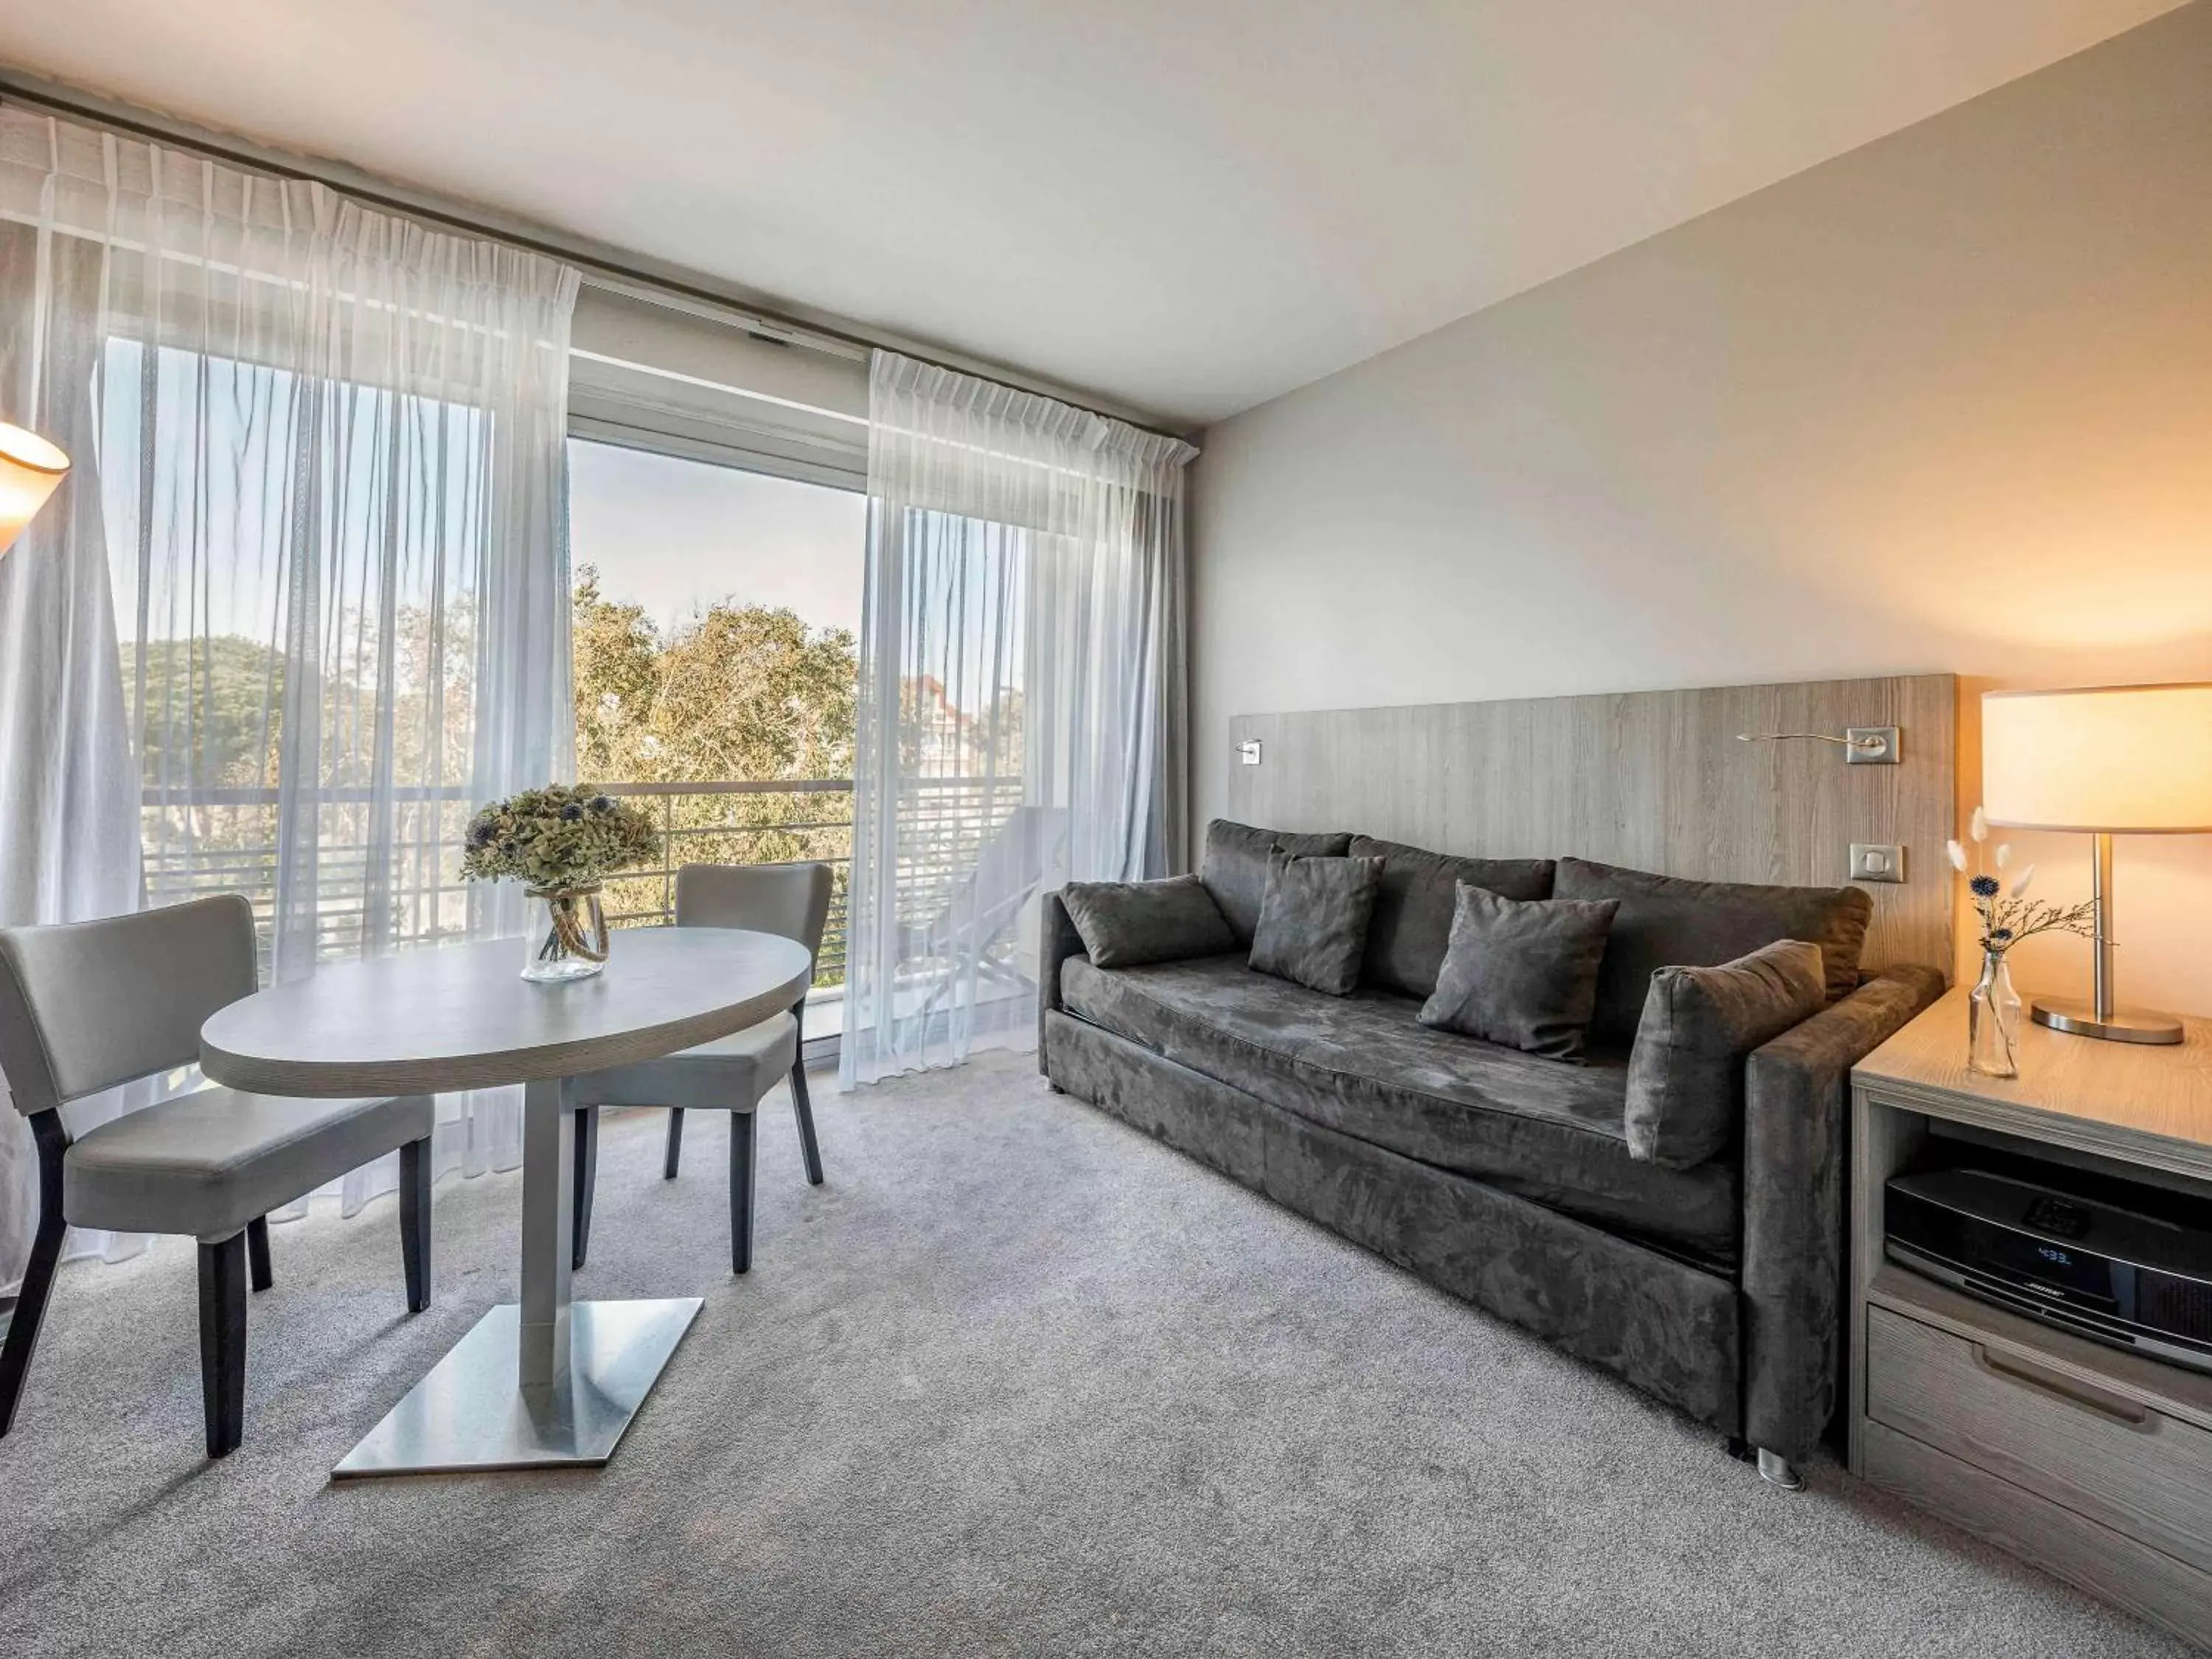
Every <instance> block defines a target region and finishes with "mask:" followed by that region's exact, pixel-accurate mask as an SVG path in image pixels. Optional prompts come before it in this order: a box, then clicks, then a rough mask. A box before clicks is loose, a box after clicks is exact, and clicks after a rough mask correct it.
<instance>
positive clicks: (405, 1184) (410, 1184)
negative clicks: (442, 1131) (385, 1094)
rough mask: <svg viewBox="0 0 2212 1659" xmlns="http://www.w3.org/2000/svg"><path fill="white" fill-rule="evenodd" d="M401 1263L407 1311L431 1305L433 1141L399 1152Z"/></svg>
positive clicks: (411, 1143)
mask: <svg viewBox="0 0 2212 1659" xmlns="http://www.w3.org/2000/svg"><path fill="white" fill-rule="evenodd" d="M399 1261H400V1265H401V1267H404V1269H405V1270H406V1273H407V1311H408V1312H409V1313H421V1312H422V1310H424V1309H425V1308H428V1306H429V1305H430V1137H429V1136H428V1135H425V1136H423V1137H422V1139H420V1140H410V1141H409V1142H408V1143H407V1144H406V1145H405V1146H402V1147H401V1148H400V1149H399Z"/></svg>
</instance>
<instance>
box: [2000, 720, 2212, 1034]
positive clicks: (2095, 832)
mask: <svg viewBox="0 0 2212 1659" xmlns="http://www.w3.org/2000/svg"><path fill="white" fill-rule="evenodd" d="M1982 805H1983V810H1984V811H1985V812H1987V813H1988V815H1989V820H1990V823H2001V824H2006V825H2008V826H2010V827H2012V828H2014V829H2065V830H2071V831H2075V832H2077V833H2080V834H2083V835H2090V836H2095V837H2096V838H2097V840H2096V863H2095V866H2094V872H2095V874H2094V886H2093V888H2092V890H2091V892H2092V897H2093V902H2094V903H2095V906H2096V927H2095V932H2094V933H2093V935H2092V939H2093V945H2094V947H2095V951H2096V955H2095V957H2094V960H2093V964H2092V968H2091V981H2090V983H2091V992H2090V998H2089V1000H2088V1001H2087V1002H2073V1001H2068V1002H2061V1001H2043V1000H2039V1001H2038V1002H2037V1003H2036V1004H2035V1006H2034V1009H2033V1018H2034V1020H2035V1021H2036V1023H2037V1024H2039V1025H2048V1026H2050V1027H2051V1028H2052V1029H2053V1030H2060V1031H2071V1032H2073V1033H2075V1035H2076V1036H2093V1037H2104V1038H2106V1039H2107V1040H2109V1041H2112V1042H2180V1041H2181V1022H2180V1021H2179V1020H2178V1019H2176V1018H2173V1017H2172V1015H2171V1014H2159V1013H2151V1012H2145V1011H2143V1010H2141V1009H2132V1010H2131V1009H2126V1008H2119V1007H2116V1006H2114V1005H2113V996H2112V948H2113V939H2112V837H2113V836H2116V835H2120V836H2169V835H2194V834H2202V833H2204V832H2207V831H2212V684H2201V685H2114V686H2104V687H2095V688H2090V689H2087V690H2077V691H1990V692H1985V693H1984V694H1983V696H1982Z"/></svg>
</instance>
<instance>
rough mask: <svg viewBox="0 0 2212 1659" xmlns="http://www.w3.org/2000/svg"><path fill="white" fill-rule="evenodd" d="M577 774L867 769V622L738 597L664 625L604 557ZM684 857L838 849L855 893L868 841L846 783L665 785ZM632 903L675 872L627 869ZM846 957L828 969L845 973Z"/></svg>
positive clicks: (689, 778)
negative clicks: (863, 730)
mask: <svg viewBox="0 0 2212 1659" xmlns="http://www.w3.org/2000/svg"><path fill="white" fill-rule="evenodd" d="M572 599H573V602H574V613H573V616H572V617H571V630H572V632H571V648H572V651H573V653H574V686H575V715H576V768H577V775H578V776H580V777H581V778H585V779H588V780H592V781H599V782H602V783H644V784H684V783H693V784H702V785H721V784H732V783H742V784H746V785H750V786H759V785H775V784H779V783H782V784H790V785H794V786H804V785H806V784H809V783H817V782H824V781H836V782H842V781H846V780H848V779H850V778H851V776H852V774H853V735H854V713H855V699H856V696H857V693H858V688H859V678H860V664H859V654H858V652H857V650H856V649H855V647H854V640H853V635H852V634H851V632H850V631H849V630H848V629H842V628H825V629H814V628H810V627H809V626H808V625H807V624H806V623H805V621H803V620H802V619H801V618H800V617H799V616H798V615H797V614H796V613H795V612H793V611H788V610H785V609H781V608H776V607H770V606H767V605H739V604H737V603H736V602H734V601H732V600H725V601H723V602H722V603H720V604H717V605H712V606H709V607H708V609H707V610H706V611H702V612H701V613H700V614H699V615H698V616H696V617H693V618H691V619H690V621H688V622H685V623H681V624H679V625H678V627H676V628H674V629H669V630H667V631H665V633H664V631H663V630H662V629H659V627H658V626H656V625H655V623H653V619H652V618H651V617H648V616H647V615H646V613H645V610H644V607H642V606H641V605H629V604H625V603H623V602H622V601H619V600H617V599H610V598H608V597H607V595H606V594H605V592H604V591H603V590H602V589H601V588H600V586H599V572H598V571H597V570H596V569H594V568H592V567H591V566H589V565H586V566H583V567H581V568H579V569H578V571H577V572H576V580H575V586H574V592H573V595H572ZM655 803H657V804H658V813H659V817H660V819H661V824H662V829H663V831H664V834H665V836H666V837H667V845H668V848H669V856H668V862H669V864H670V865H671V866H673V865H676V864H682V863H686V862H690V861H695V860H696V861H710V862H718V863H731V864H763V863H775V862H781V861H784V860H796V859H825V860H832V861H834V863H835V866H836V872H837V880H838V884H839V891H840V892H841V893H842V889H843V883H844V879H845V872H846V870H847V869H848V867H849V866H848V860H850V858H851V855H852V850H853V830H852V821H853V802H852V796H851V794H850V793H848V792H846V791H843V790H821V789H809V788H805V787H791V788H786V789H775V788H769V789H760V788H757V787H755V788H751V789H748V790H746V791H744V792H732V791H728V790H712V791H708V792H706V793H659V794H655V795H652V796H649V797H647V798H646V799H644V800H641V803H640V804H641V805H653V804H655ZM608 896H609V898H610V899H611V901H612V908H613V909H614V910H615V911H616V913H617V914H618V915H628V916H634V917H636V918H639V919H641V920H643V919H649V918H657V917H658V916H659V915H661V914H663V913H664V912H665V908H666V907H667V906H668V904H669V903H670V902H671V895H670V894H669V892H668V890H667V885H666V882H665V877H664V875H663V874H662V873H661V872H653V873H649V874H645V875H638V876H631V877H626V878H618V879H617V880H616V881H614V882H611V883H610V884H609V887H608ZM839 976H840V975H839V974H838V972H837V971H836V969H835V966H834V964H833V965H832V966H831V967H830V969H829V970H828V971H826V972H825V973H824V975H823V979H824V980H825V981H833V982H834V981H835V980H836V978H837V977H839Z"/></svg>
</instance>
